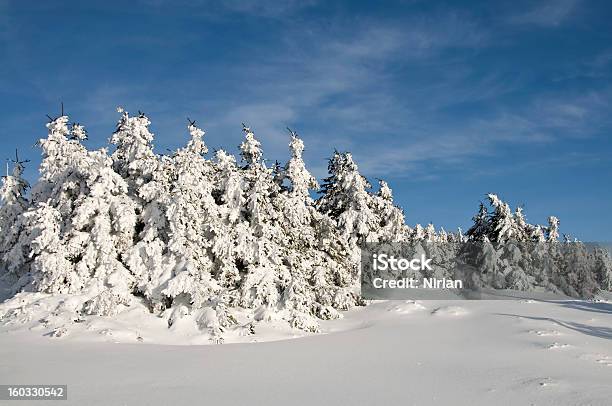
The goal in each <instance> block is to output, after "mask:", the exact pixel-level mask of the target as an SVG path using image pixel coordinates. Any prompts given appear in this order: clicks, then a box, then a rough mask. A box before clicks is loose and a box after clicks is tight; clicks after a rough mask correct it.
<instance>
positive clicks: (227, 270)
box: [0, 109, 612, 337]
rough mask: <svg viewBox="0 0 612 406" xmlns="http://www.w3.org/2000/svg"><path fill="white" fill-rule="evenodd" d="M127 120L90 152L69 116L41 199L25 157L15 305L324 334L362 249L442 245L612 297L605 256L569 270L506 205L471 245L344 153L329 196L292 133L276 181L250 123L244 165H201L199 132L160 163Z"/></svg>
mask: <svg viewBox="0 0 612 406" xmlns="http://www.w3.org/2000/svg"><path fill="white" fill-rule="evenodd" d="M119 113H120V119H119V122H118V124H117V128H116V131H115V132H114V134H113V135H112V137H111V140H110V141H111V143H112V145H113V146H112V153H110V154H109V152H108V150H107V149H100V150H96V151H90V150H88V149H87V148H86V147H85V146H84V145H83V141H84V140H85V139H86V138H87V133H86V131H85V129H84V128H83V127H82V126H81V125H79V124H69V119H68V117H67V116H65V115H62V116H60V117H58V118H55V119H52V120H51V121H50V122H49V123H48V124H47V128H48V136H47V137H46V138H44V139H42V140H40V142H39V145H40V148H41V149H42V155H43V159H42V163H41V166H40V178H39V180H38V182H37V183H36V184H35V185H34V186H33V187H32V189H31V192H30V193H29V194H28V193H27V189H28V188H29V185H28V183H27V182H26V181H25V180H24V179H23V177H22V173H23V164H24V163H23V162H21V161H19V159H18V158H17V159H16V160H15V163H14V169H13V172H12V174H8V173H7V175H6V176H5V177H4V179H3V185H2V189H1V191H0V193H1V195H0V199H1V205H0V266H1V272H2V279H3V281H4V282H5V283H10V285H11V286H12V289H13V291H14V292H15V293H17V292H20V291H37V292H46V293H53V294H73V295H79V297H82V298H83V302H82V307H81V309H80V312H81V313H82V314H84V315H94V314H97V315H113V314H116V313H118V312H120V311H122V310H123V309H125V308H126V307H129V306H130V304H131V303H132V302H133V301H135V300H142V301H144V302H145V303H146V305H147V306H148V308H149V309H150V311H151V312H153V313H156V314H159V315H160V316H162V317H166V318H167V319H168V324H169V325H172V323H174V322H176V320H177V319H179V318H181V317H183V316H185V315H187V314H190V315H197V317H195V319H196V320H197V321H198V324H199V325H200V327H201V328H203V329H208V330H209V331H210V332H211V334H212V335H213V336H214V337H220V336H221V334H222V332H223V331H224V329H226V328H229V327H230V326H231V325H232V324H235V323H236V319H235V317H234V316H233V315H232V309H235V308H238V307H240V308H246V309H252V310H253V314H254V317H255V319H256V320H267V319H271V318H275V317H280V318H283V319H285V320H287V321H288V322H289V323H290V324H291V325H292V326H294V327H296V328H301V329H304V330H308V331H317V329H318V323H317V319H332V318H337V317H339V313H338V311H339V310H346V309H349V308H351V307H352V306H355V305H358V304H360V303H362V301H361V299H360V297H359V289H358V282H359V264H360V249H359V247H360V246H361V245H362V244H363V243H366V242H408V243H410V242H415V241H417V242H418V241H426V242H430V243H440V246H439V247H438V248H436V249H437V250H438V252H437V253H435V255H437V256H438V257H441V258H442V257H443V258H446V259H445V261H451V260H452V257H453V255H458V254H459V253H460V252H461V250H466V249H468V248H466V247H467V246H468V245H469V243H470V242H475V241H478V242H481V243H482V244H480V246H479V247H480V248H479V250H480V252H479V253H478V255H476V256H475V257H477V258H479V261H480V263H475V264H474V266H475V267H476V268H478V267H480V266H481V265H482V263H484V262H486V263H487V265H488V266H491V267H492V269H493V270H494V271H493V272H490V273H487V274H486V275H485V273H484V272H482V273H479V274H478V278H476V279H477V280H478V281H479V283H481V284H483V285H491V286H495V287H502V288H503V287H513V288H519V289H529V288H531V287H533V286H535V285H538V284H540V285H542V286H548V287H553V288H555V289H561V290H562V291H564V292H566V293H575V294H576V295H578V294H592V293H593V292H594V291H596V289H597V287H604V288H607V289H609V288H610V287H611V285H612V277H611V268H612V266H611V261H610V258H609V256H607V253H604V251H601V252H597V253H596V254H593V253H590V252H587V251H586V250H584V249H583V248H581V249H578V248H575V249H574V248H572V250H573V251H572V255H573V256H576V257H581V256H589V255H591V256H592V255H595V257H594V258H595V260H594V261H595V262H596V264H597V269H596V270H593V269H591V268H585V269H571V265H569V264H566V265H562V261H554V260H551V258H567V257H568V255H562V252H561V251H563V244H561V243H557V241H558V237H559V231H558V225H559V221H558V220H557V219H556V218H555V217H550V218H549V225H548V226H546V227H543V226H533V225H530V224H528V223H527V222H526V221H525V218H524V216H523V213H522V210H521V209H520V208H519V209H517V210H516V211H515V212H514V213H512V212H511V210H510V208H509V206H508V205H507V204H506V203H504V202H502V201H501V200H500V199H499V198H498V197H497V196H495V195H489V200H490V206H491V208H492V212H489V211H488V209H487V207H486V206H485V205H481V208H480V211H479V212H478V214H477V215H476V216H475V217H474V225H473V227H472V228H470V230H469V231H468V232H467V234H465V235H464V234H463V233H462V232H461V231H460V230H459V232H457V233H447V232H446V231H444V230H443V229H442V230H439V231H436V230H435V228H434V226H433V225H432V224H429V225H428V226H426V227H422V226H420V225H416V226H415V227H414V228H412V227H409V226H407V225H406V223H405V219H404V214H403V211H402V210H401V209H400V208H399V207H397V206H396V205H395V204H394V203H393V194H392V191H391V189H390V188H389V186H388V185H387V184H386V183H385V182H384V181H380V186H379V188H378V191H377V192H373V191H372V190H371V186H370V184H369V182H368V180H367V179H366V178H365V177H363V176H362V175H361V174H360V173H359V170H358V167H357V164H356V163H355V162H354V160H353V157H352V156H351V154H349V153H339V152H335V153H334V154H333V156H332V157H331V159H330V160H329V167H328V169H329V176H328V177H327V178H326V179H325V180H324V182H323V184H322V186H321V187H320V188H319V185H318V183H317V181H316V179H315V178H314V177H313V176H312V175H311V174H310V173H309V172H308V170H307V168H306V166H305V164H304V161H303V159H302V153H303V151H304V143H303V142H302V140H301V139H300V138H299V136H298V134H296V133H295V132H293V131H290V133H289V150H290V159H289V161H288V162H287V163H286V165H281V164H279V163H277V164H275V165H273V166H272V167H268V166H267V165H266V164H265V161H264V159H263V152H262V149H261V144H260V142H259V141H258V140H257V138H256V137H255V134H254V133H253V131H252V130H251V129H250V128H249V127H248V126H246V125H243V127H244V128H243V132H244V141H243V142H242V144H241V145H240V159H239V160H237V159H236V157H234V156H233V155H231V154H228V153H227V152H226V151H223V150H219V151H216V152H215V153H214V154H213V156H212V157H211V158H206V157H205V156H206V154H207V153H208V148H207V147H206V145H205V142H204V139H203V138H204V135H205V133H204V131H202V130H201V129H200V128H198V127H197V126H196V124H195V123H194V122H189V125H188V131H189V135H190V139H189V141H188V143H187V145H186V146H185V147H183V148H180V149H178V150H177V151H175V152H174V153H172V154H171V155H159V154H157V153H155V152H154V149H153V134H152V133H151V132H150V130H149V126H150V121H149V119H148V118H147V117H146V116H145V115H144V114H138V115H136V116H130V115H129V114H128V113H127V112H126V111H123V110H122V109H119ZM316 191H318V192H319V194H320V196H319V197H318V198H317V199H316V200H315V199H313V197H312V193H313V192H316ZM527 241H529V242H531V243H535V244H541V245H542V246H543V247H546V248H545V249H546V250H547V252H546V255H544V253H543V250H544V248H543V249H541V250H538V251H534V252H539V253H540V257H536V256H533V258H531V257H530V259H529V267H531V268H529V269H536V268H537V269H539V270H545V271H542V272H540V273H541V274H542V275H545V276H546V278H547V279H546V280H536V279H537V277H536V274H537V272H535V271H534V272H532V273H530V272H531V271H529V270H526V269H523V268H525V267H523V268H521V267H520V266H517V264H518V263H517V264H515V263H514V262H512V261H510V262H509V261H508V260H507V256H508V255H510V254H508V252H509V250H510V248H508V247H509V246H510V245H511V244H518V243H522V242H527ZM575 246H578V245H575ZM445 247H452V248H445ZM515 259H516V258H515ZM504 261H505V262H504ZM516 261H518V260H516ZM516 261H515V262H516ZM559 275H562V277H561V276H559ZM476 279H474V280H476Z"/></svg>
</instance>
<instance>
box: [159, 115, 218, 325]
mask: <svg viewBox="0 0 612 406" xmlns="http://www.w3.org/2000/svg"><path fill="white" fill-rule="evenodd" d="M188 129H189V133H190V135H191V139H190V141H189V143H188V144H187V146H186V147H185V148H182V149H179V150H178V151H177V153H176V154H175V156H174V157H173V171H174V174H173V180H172V185H171V190H170V193H171V196H172V198H171V200H170V202H169V204H168V207H167V218H168V225H169V231H168V233H169V241H168V253H167V257H168V258H167V263H168V266H169V267H171V268H172V279H170V280H169V281H168V282H167V287H166V288H165V289H164V290H163V291H162V293H163V294H164V296H166V297H168V298H171V299H172V300H173V301H175V302H177V303H176V304H178V305H191V306H192V307H193V308H200V307H204V306H206V305H213V301H214V300H216V299H217V298H216V296H217V294H218V292H219V290H220V286H219V285H218V283H217V282H216V281H215V280H214V279H213V272H214V269H213V266H214V263H213V258H212V256H211V242H212V241H213V239H214V238H215V237H216V236H217V234H216V233H218V232H220V230H219V225H218V224H217V223H218V221H219V213H218V209H217V204H216V203H215V200H214V198H213V195H212V191H213V182H212V173H211V171H212V167H211V165H210V164H209V162H208V161H206V160H205V159H204V157H203V155H204V154H205V153H206V152H207V151H208V149H207V148H206V145H205V144H204V142H203V140H202V137H203V135H204V131H202V130H201V129H199V128H197V127H196V126H195V123H193V122H190V124H189V126H188ZM182 300H184V302H182ZM215 304H216V303H215ZM214 314H215V316H216V310H215V312H214ZM211 315H212V313H211Z"/></svg>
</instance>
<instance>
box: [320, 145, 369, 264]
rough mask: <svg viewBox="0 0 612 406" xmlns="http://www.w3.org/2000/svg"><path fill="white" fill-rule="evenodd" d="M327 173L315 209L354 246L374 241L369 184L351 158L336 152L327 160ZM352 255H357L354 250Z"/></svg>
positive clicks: (346, 154)
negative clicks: (333, 224) (333, 221)
mask: <svg viewBox="0 0 612 406" xmlns="http://www.w3.org/2000/svg"><path fill="white" fill-rule="evenodd" d="M328 171H329V177H327V178H326V179H325V181H324V183H323V188H322V190H321V191H320V193H321V197H320V198H319V199H318V200H317V204H316V206H317V209H318V210H319V211H321V212H322V213H324V214H326V215H328V216H330V217H331V218H332V219H334V220H335V221H336V222H337V224H338V228H339V229H340V230H341V231H342V232H343V234H344V236H345V238H347V239H348V241H349V242H350V243H351V244H352V245H354V246H355V247H357V245H358V244H360V243H364V242H366V241H376V240H377V235H376V234H375V231H376V229H377V223H376V216H375V215H374V213H373V212H372V209H371V207H372V206H373V204H372V201H371V200H372V196H371V195H370V194H369V193H368V189H370V187H371V185H370V183H369V182H368V181H367V179H366V178H365V177H363V176H362V175H361V174H360V173H359V170H358V167H357V164H356V163H355V162H354V161H353V156H352V155H351V154H350V153H348V152H347V153H343V154H341V153H339V152H337V151H336V152H335V153H334V155H333V157H332V158H331V159H330V160H329V165H328ZM373 231H374V233H372V232H373ZM355 255H358V252H357V250H356V251H355ZM355 260H358V259H357V258H355Z"/></svg>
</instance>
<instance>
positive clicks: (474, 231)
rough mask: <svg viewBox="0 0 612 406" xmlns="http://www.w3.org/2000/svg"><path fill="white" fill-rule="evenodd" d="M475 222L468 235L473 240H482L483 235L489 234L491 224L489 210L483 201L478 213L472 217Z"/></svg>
mask: <svg viewBox="0 0 612 406" xmlns="http://www.w3.org/2000/svg"><path fill="white" fill-rule="evenodd" d="M472 221H473V222H474V224H473V225H472V227H470V228H469V230H468V231H467V233H466V235H467V236H468V238H469V239H470V240H472V241H482V239H483V237H485V236H488V235H489V232H490V229H491V224H490V222H489V211H488V210H487V206H485V205H484V203H483V202H480V207H479V209H478V213H477V214H476V215H475V216H474V217H472Z"/></svg>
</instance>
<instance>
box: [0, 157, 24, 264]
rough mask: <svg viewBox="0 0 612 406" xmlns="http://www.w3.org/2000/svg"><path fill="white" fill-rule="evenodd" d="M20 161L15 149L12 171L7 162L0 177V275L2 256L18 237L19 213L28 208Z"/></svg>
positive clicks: (2, 262) (22, 162)
mask: <svg viewBox="0 0 612 406" xmlns="http://www.w3.org/2000/svg"><path fill="white" fill-rule="evenodd" d="M25 162H27V161H20V160H19V156H18V154H17V151H15V160H14V161H13V164H14V167H13V171H12V173H10V174H9V169H8V164H7V168H6V176H3V177H2V188H0V276H2V275H4V272H5V271H6V260H5V259H4V256H5V255H6V254H7V252H8V251H10V250H11V247H13V246H14V245H15V243H16V242H17V238H18V237H19V220H20V216H21V214H22V213H23V212H24V211H25V210H26V209H27V208H28V205H29V201H28V200H27V198H26V196H25V194H26V191H27V189H28V188H29V187H30V185H29V184H28V182H27V181H26V180H25V179H23V177H22V175H23V169H24V163H25Z"/></svg>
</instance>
